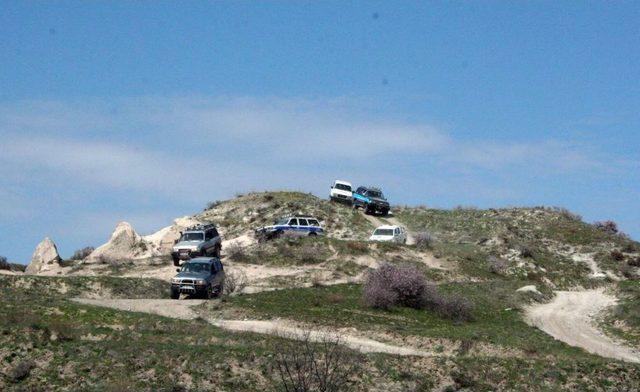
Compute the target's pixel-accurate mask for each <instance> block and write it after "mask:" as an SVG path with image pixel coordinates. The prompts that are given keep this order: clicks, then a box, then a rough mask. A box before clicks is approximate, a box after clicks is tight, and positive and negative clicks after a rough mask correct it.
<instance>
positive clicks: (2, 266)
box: [0, 256, 11, 270]
mask: <svg viewBox="0 0 640 392" xmlns="http://www.w3.org/2000/svg"><path fill="white" fill-rule="evenodd" d="M10 269H11V264H9V262H8V261H7V258H6V257H4V256H0V270H10Z"/></svg>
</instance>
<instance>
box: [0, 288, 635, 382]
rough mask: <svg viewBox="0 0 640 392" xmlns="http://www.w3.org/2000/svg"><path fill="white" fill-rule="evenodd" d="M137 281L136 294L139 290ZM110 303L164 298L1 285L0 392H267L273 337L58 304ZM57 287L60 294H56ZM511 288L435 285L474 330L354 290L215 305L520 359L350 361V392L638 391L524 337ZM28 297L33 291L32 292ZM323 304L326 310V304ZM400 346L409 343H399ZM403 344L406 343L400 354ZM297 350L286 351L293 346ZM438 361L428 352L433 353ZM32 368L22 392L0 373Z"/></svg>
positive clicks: (622, 371) (278, 343)
mask: <svg viewBox="0 0 640 392" xmlns="http://www.w3.org/2000/svg"><path fill="white" fill-rule="evenodd" d="M141 281H142V284H139V283H140V282H141ZM98 285H99V287H100V290H102V292H109V293H114V296H117V297H126V296H128V295H127V294H126V293H127V292H129V293H131V294H132V296H143V295H144V293H145V292H148V295H147V296H148V297H158V298H160V297H164V292H163V290H164V289H163V288H162V287H163V285H160V284H158V283H157V282H156V281H146V280H140V279H128V278H75V277H74V278H47V277H21V278H20V279H18V278H16V277H7V276H2V277H0V295H1V297H0V298H1V300H0V314H2V315H3V317H0V369H2V370H5V371H4V372H0V389H1V390H7V391H24V390H42V389H45V388H46V390H52V391H58V390H89V391H127V390H128V391H180V390H193V391H199V390H220V391H253V390H274V389H275V387H277V382H276V380H277V377H276V375H275V373H274V371H273V358H274V356H275V353H276V352H279V351H282V350H283V347H287V346H290V345H289V344H287V342H285V341H283V340H282V339H280V338H275V337H269V336H264V335H256V334H250V333H230V332H226V331H224V330H221V329H218V328H215V327H212V326H210V325H209V324H207V323H206V322H204V321H203V320H201V319H196V320H192V321H181V320H175V319H170V318H166V317H160V316H154V315H149V314H141V313H131V312H124V311H118V310H111V309H106V308H99V307H92V306H86V305H80V304H77V303H75V302H69V301H67V298H69V297H71V296H76V295H88V294H90V293H93V292H94V290H95V289H96V287H98ZM62 286H64V287H65V288H64V289H61V288H60V287H62ZM515 286H516V285H515V284H514V285H512V286H511V285H510V284H505V283H504V282H494V283H490V284H489V283H487V284H479V285H472V284H464V285H456V284H450V285H441V286H440V287H441V290H442V291H444V292H446V293H454V292H459V293H462V294H464V295H467V296H469V297H472V298H473V299H474V301H475V302H476V305H477V321H476V322H473V323H469V324H461V325H455V324H452V323H450V322H448V321H445V320H441V319H439V318H437V317H434V316H432V315H429V314H428V313H426V312H419V311H414V310H410V309H394V310H393V311H390V312H380V311H372V310H369V309H365V308H363V307H362V305H360V303H359V298H360V286H357V285H342V286H335V287H324V288H314V289H300V290H283V291H279V292H271V293H261V294H256V295H247V296H240V297H234V298H231V299H229V300H228V301H226V302H225V301H220V302H216V306H217V307H219V308H220V307H223V308H228V309H227V310H233V309H240V310H242V311H243V312H245V313H251V314H253V315H257V316H262V317H265V318H271V317H274V316H280V317H287V318H291V319H298V320H304V321H308V322H317V323H318V324H320V325H335V326H356V327H358V328H361V329H364V330H371V329H380V330H382V331H393V332H395V333H397V334H401V335H406V336H407V337H409V336H412V335H413V334H415V335H417V336H433V337H445V338H447V339H469V340H473V341H474V342H491V343H494V344H497V345H501V346H505V347H515V348H518V349H521V350H525V352H526V355H524V356H516V357H493V356H490V357H474V356H470V355H464V354H461V355H458V356H454V357H443V358H412V357H408V358H407V357H396V356H390V355H383V354H369V355H361V354H355V355H356V358H355V361H357V362H358V364H359V371H358V372H357V373H356V374H354V375H353V378H352V381H353V383H352V384H351V386H350V390H354V391H370V390H384V391H388V390H398V391H405V390H406V391H422V390H432V389H433V388H437V389H443V386H444V385H446V384H448V383H450V382H451V380H454V381H455V383H456V384H455V386H456V388H458V387H463V386H466V388H467V389H470V390H487V391H488V390H531V391H545V390H553V391H555V390H563V389H564V390H575V389H576V388H577V389H580V390H604V389H616V388H618V389H621V388H627V389H628V390H633V389H637V388H638V380H640V373H639V368H638V366H636V365H626V364H625V365H621V364H619V363H618V362H616V361H607V360H603V359H600V358H597V357H593V356H590V355H588V354H585V353H584V352H582V351H581V350H578V349H574V348H569V347H566V346H565V345H563V344H561V343H558V342H555V341H553V340H552V339H551V338H549V337H547V336H546V335H544V334H542V333H540V332H538V331H536V330H534V329H531V328H529V327H527V326H526V325H525V324H523V323H522V321H521V320H520V318H519V316H518V313H517V312H512V311H506V310H504V307H506V306H512V305H514V302H516V303H519V302H520V301H521V300H522V298H520V299H518V298H514V296H513V291H512V290H513V289H514V288H515ZM34 288H37V289H34ZM329 303H330V304H331V305H328V304H329ZM408 342H410V340H408ZM407 344H410V343H407ZM292 345H295V344H292ZM434 351H437V350H434ZM26 360H31V361H34V362H35V363H36V365H35V367H34V369H33V370H32V371H31V373H30V374H29V375H28V376H27V377H26V378H25V379H24V380H22V381H14V380H11V379H9V378H8V376H5V374H7V372H6V370H8V369H11V368H13V367H14V366H15V365H17V364H19V363H21V362H23V361H26Z"/></svg>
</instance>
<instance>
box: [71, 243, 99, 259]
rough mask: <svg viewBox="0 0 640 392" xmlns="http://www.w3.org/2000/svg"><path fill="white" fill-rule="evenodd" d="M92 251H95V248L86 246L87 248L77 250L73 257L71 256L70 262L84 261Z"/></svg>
mask: <svg viewBox="0 0 640 392" xmlns="http://www.w3.org/2000/svg"><path fill="white" fill-rule="evenodd" d="M94 250H95V248H94V247H93V246H87V247H84V248H82V249H78V250H76V251H75V252H73V256H71V260H84V259H86V258H87V257H88V256H89V255H90V254H91V252H93V251H94Z"/></svg>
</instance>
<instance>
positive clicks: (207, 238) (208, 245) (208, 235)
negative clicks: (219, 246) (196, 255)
mask: <svg viewBox="0 0 640 392" xmlns="http://www.w3.org/2000/svg"><path fill="white" fill-rule="evenodd" d="M203 247H204V248H205V249H206V250H207V252H211V251H212V250H213V230H207V231H205V232H204V244H203Z"/></svg>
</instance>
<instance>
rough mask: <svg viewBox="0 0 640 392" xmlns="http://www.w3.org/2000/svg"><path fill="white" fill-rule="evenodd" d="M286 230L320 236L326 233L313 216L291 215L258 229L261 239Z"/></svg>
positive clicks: (303, 234)
mask: <svg viewBox="0 0 640 392" xmlns="http://www.w3.org/2000/svg"><path fill="white" fill-rule="evenodd" d="M284 232H293V233H295V234H298V235H300V236H310V237H313V236H318V235H323V234H324V229H323V228H322V226H320V221H318V220H317V219H316V218H314V217H311V216H290V217H286V218H282V219H280V220H278V221H276V222H275V223H274V224H273V225H271V226H264V227H261V228H259V229H256V237H258V239H259V240H265V239H271V238H275V237H278V236H280V235H281V234H282V233H284Z"/></svg>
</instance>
